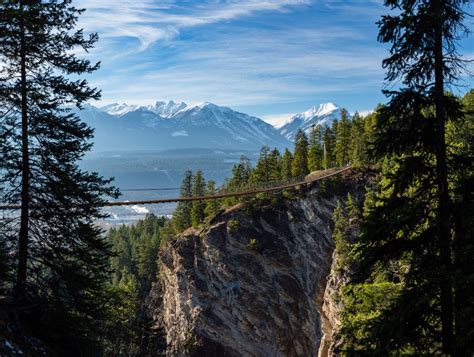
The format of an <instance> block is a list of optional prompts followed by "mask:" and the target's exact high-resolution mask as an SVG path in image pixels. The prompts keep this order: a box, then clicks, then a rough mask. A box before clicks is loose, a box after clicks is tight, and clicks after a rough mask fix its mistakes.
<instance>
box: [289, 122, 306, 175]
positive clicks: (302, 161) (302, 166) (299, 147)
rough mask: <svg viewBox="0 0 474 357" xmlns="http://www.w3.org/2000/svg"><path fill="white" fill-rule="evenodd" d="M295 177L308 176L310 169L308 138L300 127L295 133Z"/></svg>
mask: <svg viewBox="0 0 474 357" xmlns="http://www.w3.org/2000/svg"><path fill="white" fill-rule="evenodd" d="M291 174H292V176H293V177H300V176H306V175H307V174H309V170H308V139H307V137H306V134H305V133H304V132H303V131H302V130H301V129H299V130H298V132H297V133H296V135H295V151H294V156H293V163H292V167H291Z"/></svg>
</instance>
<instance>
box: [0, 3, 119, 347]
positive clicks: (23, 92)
mask: <svg viewBox="0 0 474 357" xmlns="http://www.w3.org/2000/svg"><path fill="white" fill-rule="evenodd" d="M81 13H82V11H81V10H78V9H76V8H75V7H74V6H72V5H71V1H70V0H65V1H39V0H31V1H3V2H2V5H1V10H0V42H1V44H2V45H1V46H0V57H1V59H2V66H1V69H0V72H1V78H2V80H1V81H0V153H1V154H0V172H1V175H0V187H1V188H3V189H4V190H3V191H1V192H0V202H2V203H4V204H18V203H20V204H21V205H22V209H21V212H19V211H12V217H11V218H12V219H2V223H1V225H2V226H3V227H2V231H1V233H2V235H1V236H0V239H1V240H2V243H1V244H2V245H3V246H5V248H6V249H7V250H8V254H9V256H10V257H12V258H13V262H12V263H13V265H14V266H15V267H17V269H16V271H15V272H14V273H15V274H16V276H15V277H14V278H13V277H11V276H10V277H9V278H10V279H11V280H14V281H15V284H16V286H15V292H14V296H13V297H14V298H15V311H11V314H12V315H15V318H16V319H17V321H18V322H19V323H20V325H21V326H20V329H21V330H26V331H28V332H29V333H30V334H31V335H33V336H34V337H36V338H40V339H41V340H42V341H43V342H44V343H45V344H46V345H47V346H48V347H49V348H50V351H51V354H52V355H54V354H55V355H68V354H71V351H75V353H76V354H78V355H92V350H94V348H96V347H97V344H98V337H99V336H100V331H98V325H100V322H101V321H102V320H103V318H104V315H103V313H102V311H101V306H102V305H103V304H104V303H105V301H106V298H107V297H106V296H105V294H104V290H105V286H106V282H107V277H108V257H109V246H108V244H107V242H106V241H105V240H104V238H103V236H102V231H101V230H100V229H99V228H97V226H96V225H95V221H96V220H97V219H100V218H103V217H104V214H103V212H102V211H101V209H100V206H101V205H102V204H103V203H105V201H106V200H107V199H108V198H109V197H117V192H116V190H115V189H114V188H113V187H110V186H109V184H110V182H111V181H110V180H106V179H103V178H102V177H100V176H99V175H98V174H97V173H89V172H86V171H83V170H82V169H81V168H80V167H79V164H78V163H79V160H80V159H81V158H82V157H83V156H84V155H85V153H86V152H87V151H88V150H89V149H90V148H91V146H92V144H91V139H92V137H93V129H91V128H89V127H88V126H87V125H86V124H85V123H83V122H81V121H80V119H79V118H78V116H77V115H76V114H74V112H73V111H72V109H73V108H74V107H79V108H80V107H82V105H83V104H84V103H86V102H87V101H90V100H95V99H99V98H100V91H99V90H97V89H95V88H91V87H90V86H89V84H88V83H87V81H86V80H84V79H83V75H84V74H87V73H91V72H94V71H95V70H96V69H98V67H99V64H95V63H91V62H90V61H89V60H87V59H81V58H78V55H77V54H78V53H82V52H84V51H85V52H87V51H89V50H90V49H91V48H93V46H94V44H95V42H96V41H97V34H92V35H90V36H86V35H84V33H83V32H82V31H80V30H76V25H77V22H78V20H79V17H80V15H81ZM35 205H36V208H34V209H33V208H32V207H33V206H35ZM72 205H73V206H72ZM10 253H12V254H11V255H10ZM9 285H10V286H11V285H13V282H12V281H10V283H9ZM9 294H11V291H9Z"/></svg>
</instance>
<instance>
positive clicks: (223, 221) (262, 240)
mask: <svg viewBox="0 0 474 357" xmlns="http://www.w3.org/2000/svg"><path fill="white" fill-rule="evenodd" d="M364 184H365V183H364V180H360V179H357V178H355V177H354V175H353V174H349V175H345V177H344V178H343V179H336V180H332V181H330V182H324V183H323V184H322V185H323V186H322V187H320V184H316V185H314V186H313V187H310V188H309V189H306V190H304V191H302V193H299V197H297V198H293V199H288V198H283V196H281V195H280V196H278V197H274V198H273V199H271V200H263V201H262V200H260V201H252V202H249V203H246V204H240V205H237V206H235V207H232V208H230V209H228V210H226V211H224V212H222V213H220V214H219V215H218V216H217V217H215V218H214V219H213V220H212V221H211V222H209V224H208V225H206V227H205V228H203V229H201V230H188V231H186V232H184V233H183V234H182V235H180V236H178V237H176V239H174V240H172V241H170V242H168V244H167V246H166V248H165V249H164V250H163V251H162V253H161V261H162V266H161V270H160V283H159V284H157V286H155V288H154V289H153V291H152V293H151V298H150V305H151V306H150V307H151V309H152V311H153V317H154V321H155V329H156V330H160V331H161V332H162V334H163V336H164V339H165V341H163V348H164V349H165V353H166V355H169V356H317V355H318V351H319V350H320V347H321V351H320V355H327V353H328V351H329V346H330V344H331V334H332V330H333V325H337V307H336V306H335V305H334V304H332V303H330V302H326V303H325V301H324V299H325V297H326V299H328V298H330V295H331V293H330V291H329V290H328V289H327V286H328V284H327V282H328V274H329V273H330V271H331V264H332V255H333V250H334V244H333V241H332V238H331V229H332V212H333V210H334V208H335V206H336V204H337V200H339V199H341V200H344V199H345V197H346V195H347V192H351V193H355V194H357V195H358V196H361V195H363V192H364ZM331 279H332V280H331ZM331 279H330V280H329V281H330V282H331V281H332V283H331V284H332V285H331V284H330V285H331V286H332V287H337V281H336V280H337V277H336V275H334V274H333V275H331ZM335 279H336V280H335ZM323 306H324V308H323ZM323 336H325V338H323ZM321 341H325V342H324V343H321Z"/></svg>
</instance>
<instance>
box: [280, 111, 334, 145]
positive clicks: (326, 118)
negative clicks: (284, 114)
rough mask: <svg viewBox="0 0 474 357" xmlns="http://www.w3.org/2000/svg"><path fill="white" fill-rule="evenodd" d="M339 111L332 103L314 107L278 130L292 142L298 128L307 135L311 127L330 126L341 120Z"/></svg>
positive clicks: (297, 115) (294, 117) (296, 116)
mask: <svg viewBox="0 0 474 357" xmlns="http://www.w3.org/2000/svg"><path fill="white" fill-rule="evenodd" d="M341 110H342V108H340V107H338V106H337V105H336V104H334V103H323V104H319V105H316V106H314V107H312V108H310V109H308V110H307V111H305V112H302V113H299V114H296V115H295V116H293V117H292V118H291V119H290V120H289V121H288V123H286V124H285V125H283V126H282V127H281V128H279V131H280V134H282V135H283V136H285V137H286V138H287V139H288V140H293V139H294V137H295V134H296V132H297V131H298V129H300V128H301V129H302V130H304V131H305V132H306V133H308V134H309V133H310V132H311V128H312V127H313V126H316V125H331V123H332V122H333V121H334V120H339V119H341Z"/></svg>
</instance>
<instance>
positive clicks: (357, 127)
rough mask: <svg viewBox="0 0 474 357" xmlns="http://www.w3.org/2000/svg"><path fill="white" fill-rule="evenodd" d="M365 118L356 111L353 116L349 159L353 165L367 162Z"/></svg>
mask: <svg viewBox="0 0 474 357" xmlns="http://www.w3.org/2000/svg"><path fill="white" fill-rule="evenodd" d="M364 121H365V120H364V118H362V117H361V116H360V115H359V113H357V112H356V113H355V114H354V116H353V118H352V125H351V137H350V147H349V160H350V162H351V164H352V166H357V165H360V164H363V163H366V158H365V155H364V154H365V153H364V151H365V147H364Z"/></svg>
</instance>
